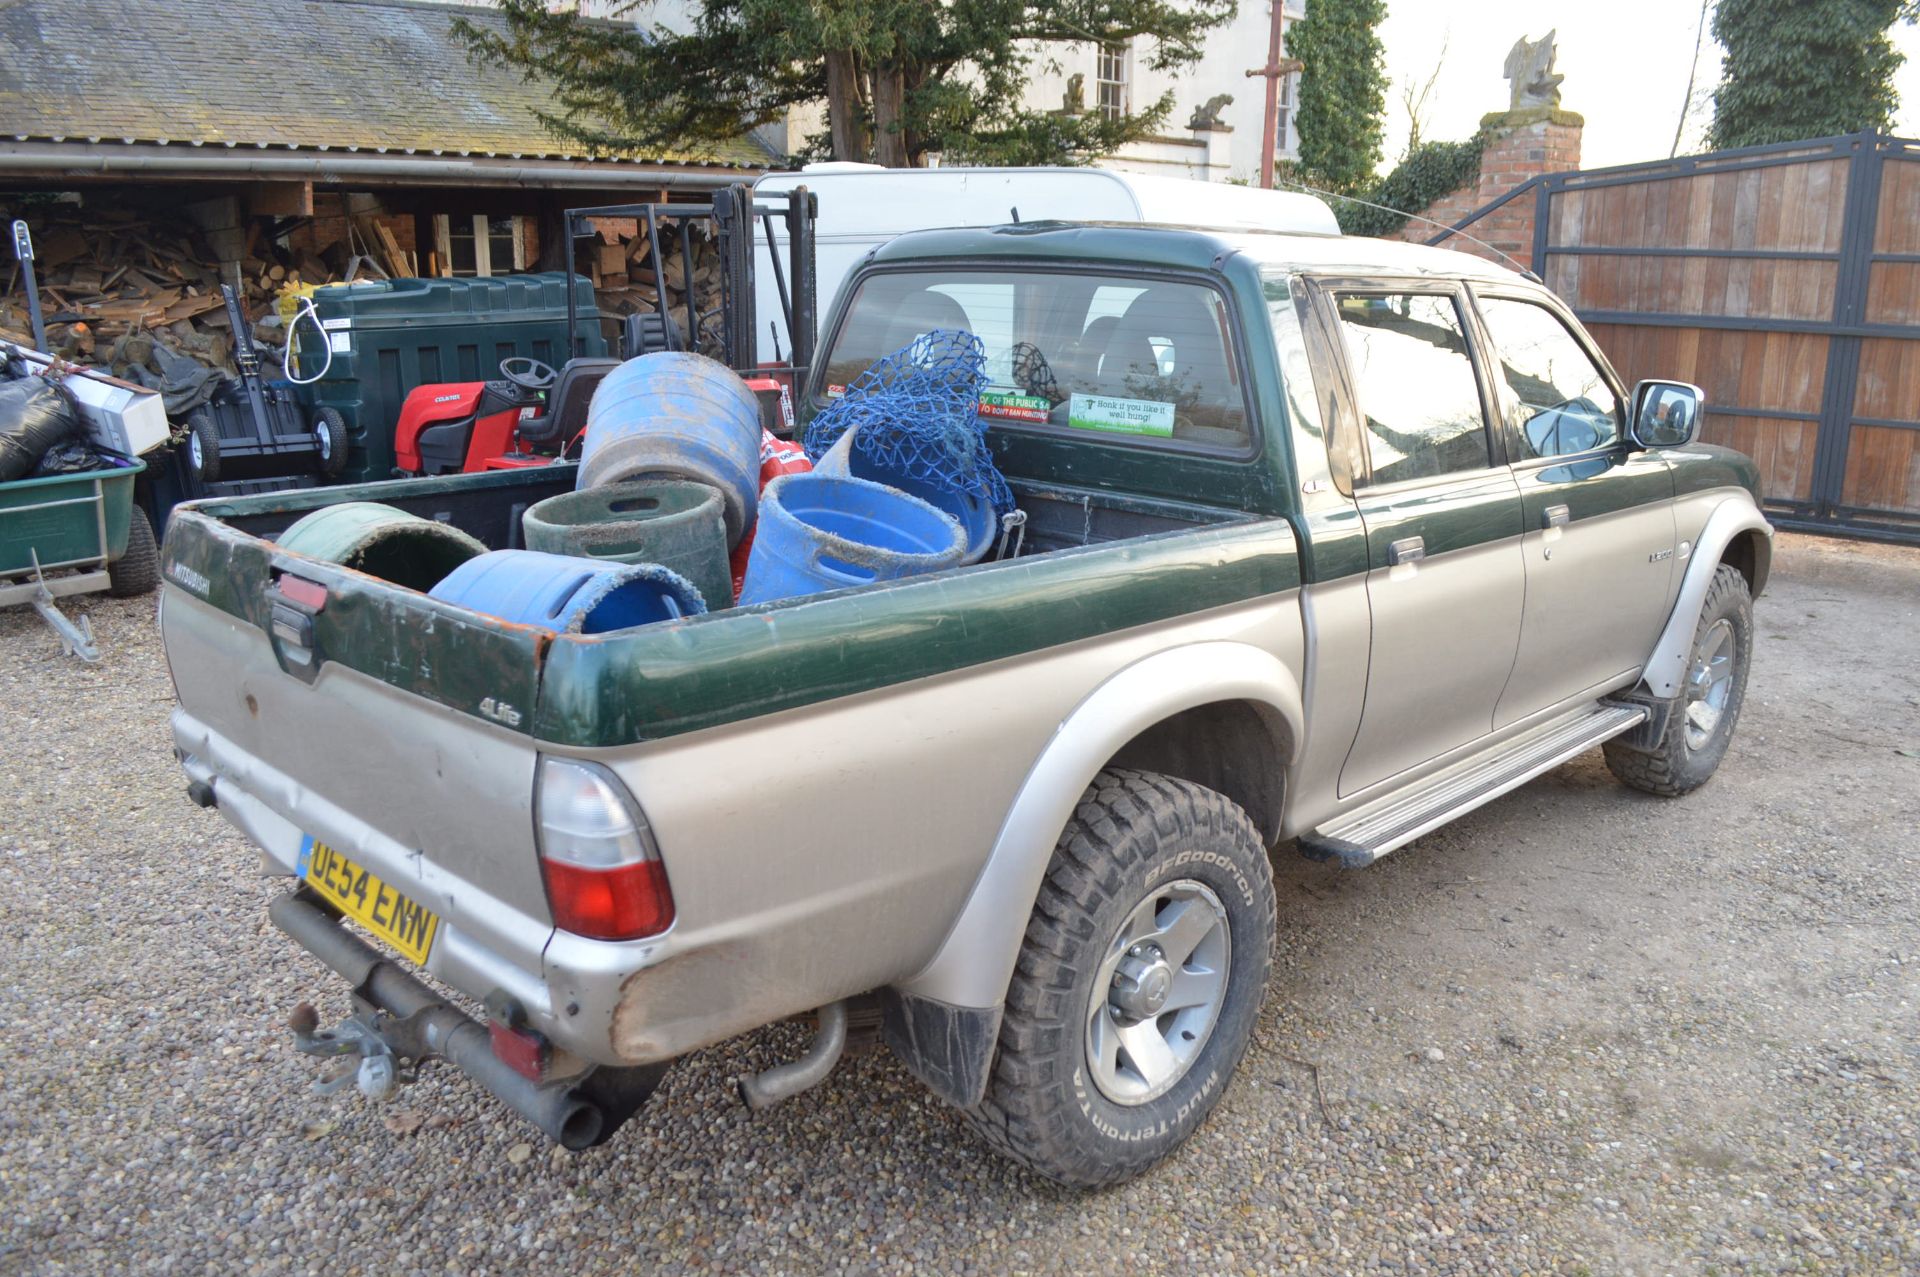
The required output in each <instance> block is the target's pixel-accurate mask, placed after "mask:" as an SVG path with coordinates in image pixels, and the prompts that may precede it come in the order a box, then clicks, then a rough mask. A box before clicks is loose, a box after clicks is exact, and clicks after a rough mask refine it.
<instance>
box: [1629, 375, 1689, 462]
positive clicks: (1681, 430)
mask: <svg viewBox="0 0 1920 1277" xmlns="http://www.w3.org/2000/svg"><path fill="white" fill-rule="evenodd" d="M1706 407H1707V396H1706V395H1705V393H1704V392H1702V391H1701V389H1700V387H1698V386H1692V385H1688V384H1687V383H1686V382H1684V381H1643V382H1641V383H1640V384H1639V385H1637V386H1635V387H1634V388H1633V419H1632V429H1631V431H1630V433H1631V434H1632V435H1633V441H1634V442H1635V443H1637V444H1639V445H1640V446H1641V447H1642V448H1679V447H1684V446H1685V445H1687V444H1690V443H1692V442H1693V440H1694V436H1695V435H1697V434H1699V433H1700V414H1701V413H1703V412H1705V411H1706Z"/></svg>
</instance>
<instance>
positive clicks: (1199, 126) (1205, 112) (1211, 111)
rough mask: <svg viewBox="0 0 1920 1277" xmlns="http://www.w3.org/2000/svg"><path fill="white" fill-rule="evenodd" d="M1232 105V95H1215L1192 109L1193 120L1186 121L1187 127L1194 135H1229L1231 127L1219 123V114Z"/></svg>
mask: <svg viewBox="0 0 1920 1277" xmlns="http://www.w3.org/2000/svg"><path fill="white" fill-rule="evenodd" d="M1232 105H1233V94H1231V93H1216V94H1214V95H1213V96H1212V97H1210V98H1208V99H1207V100H1206V101H1205V102H1204V103H1202V104H1201V105H1199V106H1196V107H1194V108H1193V118H1192V119H1190V120H1188V121H1187V127H1188V128H1190V129H1192V130H1193V131H1194V132H1195V133H1229V132H1232V126H1231V125H1227V124H1222V123H1221V122H1220V112H1222V111H1224V110H1226V108H1228V107H1230V106H1232Z"/></svg>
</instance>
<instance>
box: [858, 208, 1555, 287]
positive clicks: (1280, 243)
mask: <svg viewBox="0 0 1920 1277" xmlns="http://www.w3.org/2000/svg"><path fill="white" fill-rule="evenodd" d="M1230 253H1238V254H1241V255H1243V256H1245V257H1248V258H1250V259H1252V260H1253V261H1254V262H1255V263H1256V264H1258V265H1260V266H1274V267H1280V268H1285V269H1295V270H1306V271H1316V272H1327V273H1346V272H1350V273H1353V274H1357V275H1375V274H1390V275H1433V276H1444V277H1449V278H1465V279H1478V280H1483V281H1489V282H1493V281H1498V282H1502V283H1512V282H1514V281H1516V280H1519V279H1521V278H1523V277H1522V276H1521V275H1519V274H1518V273H1517V272H1515V271H1511V270H1508V269H1507V268H1505V267H1503V266H1496V265H1494V264H1493V263H1491V262H1487V261H1484V260H1482V259H1481V258H1478V257H1475V256H1473V255H1471V254H1469V253H1460V252H1455V251H1453V250H1451V249H1445V248H1429V247H1427V246H1426V245H1424V244H1407V243H1403V242H1401V241H1399V240H1391V239H1372V238H1369V237H1366V236H1358V235H1309V234H1301V233H1299V232H1297V231H1251V230H1211V229H1203V228H1196V227H1190V226H1154V225H1142V224H1139V223H1126V222H1021V223H1017V224H1014V225H1009V226H983V227H959V228H955V229H951V230H931V231H910V232H908V233H907V234H905V235H901V236H899V237H897V238H895V239H891V240H888V241H887V242H886V243H885V244H882V245H881V246H880V247H879V248H878V249H876V250H874V255H873V262H874V264H875V265H884V264H890V263H900V262H907V261H928V260H936V259H944V258H977V257H991V258H1000V259H1002V260H1006V259H1009V258H1012V259H1020V260H1034V261H1057V260H1061V259H1075V260H1081V261H1097V262H1115V263H1121V264H1125V265H1130V266H1163V267H1173V268H1183V269H1205V268H1207V267H1208V266H1210V265H1212V264H1213V263H1214V262H1215V261H1218V260H1219V259H1220V258H1221V257H1223V256H1225V255H1227V254H1230Z"/></svg>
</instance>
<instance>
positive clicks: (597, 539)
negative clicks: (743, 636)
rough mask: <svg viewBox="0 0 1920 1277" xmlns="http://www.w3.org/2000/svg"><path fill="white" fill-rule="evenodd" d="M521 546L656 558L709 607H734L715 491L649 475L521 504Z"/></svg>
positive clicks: (621, 559)
mask: <svg viewBox="0 0 1920 1277" xmlns="http://www.w3.org/2000/svg"><path fill="white" fill-rule="evenodd" d="M520 528H521V532H522V534H523V535H524V536H525V537H526V542H527V548H528V549H530V550H544V551H546V552H547V553H549V554H569V555H575V556H578V557H583V558H590V559H599V560H602V561H603V562H608V563H658V564H660V565H661V566H663V567H668V568H671V569H673V570H674V571H675V572H678V573H679V574H680V575H681V576H684V577H686V578H687V579H688V580H689V581H691V582H693V584H694V587H695V588H696V589H698V590H699V591H700V597H701V598H702V599H704V600H705V601H706V604H707V608H708V610H710V611H715V612H718V611H720V610H722V609H723V608H728V607H731V606H732V605H733V573H732V571H731V569H729V568H728V566H727V521H726V509H725V506H724V504H723V502H722V501H721V498H720V493H719V491H718V490H717V489H714V488H710V487H708V486H707V485H706V484H704V483H693V482H690V481H686V480H673V479H649V480H640V481H638V482H634V483H610V484H607V485H606V486H605V487H600V488H587V489H585V490H584V491H580V492H563V493H561V494H560V495H559V496H557V497H548V498H547V499H546V500H545V501H541V502H538V503H537V504H535V505H533V506H531V507H529V508H528V510H527V512H526V514H525V515H524V516H522V518H521V521H520Z"/></svg>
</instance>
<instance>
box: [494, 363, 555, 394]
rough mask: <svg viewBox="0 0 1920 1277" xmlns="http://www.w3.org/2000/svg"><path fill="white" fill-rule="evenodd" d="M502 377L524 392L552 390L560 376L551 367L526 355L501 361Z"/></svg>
mask: <svg viewBox="0 0 1920 1277" xmlns="http://www.w3.org/2000/svg"><path fill="white" fill-rule="evenodd" d="M500 375H501V376H502V377H505V378H506V379H507V380H508V381H510V382H512V383H513V384H514V385H516V386H518V387H520V389H522V390H550V389H552V387H553V383H554V382H555V381H556V380H557V379H558V378H559V376H560V374H559V373H557V372H555V371H554V370H553V368H552V366H551V365H548V364H543V363H541V362H540V361H539V360H538V359H533V358H530V357H528V356H526V355H515V356H513V357H512V358H511V359H502V360H501V361H500Z"/></svg>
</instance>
